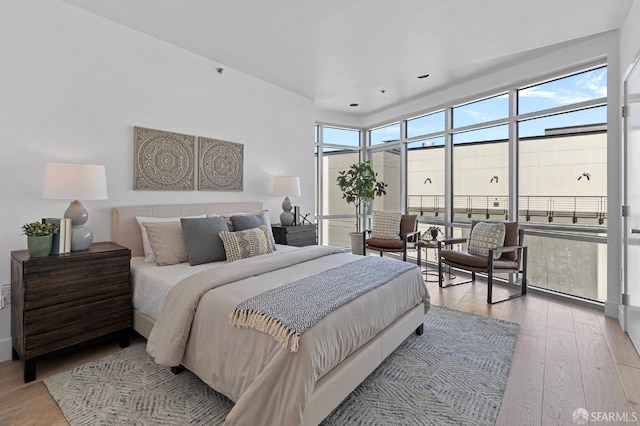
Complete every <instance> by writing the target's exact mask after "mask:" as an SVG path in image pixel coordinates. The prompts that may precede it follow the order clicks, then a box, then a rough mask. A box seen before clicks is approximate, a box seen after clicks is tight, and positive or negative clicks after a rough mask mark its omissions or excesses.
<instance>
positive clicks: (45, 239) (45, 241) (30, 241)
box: [27, 235, 53, 257]
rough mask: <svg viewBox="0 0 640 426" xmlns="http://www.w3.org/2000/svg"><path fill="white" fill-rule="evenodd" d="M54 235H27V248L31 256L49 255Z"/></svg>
mask: <svg viewBox="0 0 640 426" xmlns="http://www.w3.org/2000/svg"><path fill="white" fill-rule="evenodd" d="M52 242H53V235H42V236H39V237H29V236H27V249H28V250H29V256H30V257H44V256H49V253H50V252H51V243H52Z"/></svg>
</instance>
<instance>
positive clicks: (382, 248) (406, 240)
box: [362, 214, 420, 261]
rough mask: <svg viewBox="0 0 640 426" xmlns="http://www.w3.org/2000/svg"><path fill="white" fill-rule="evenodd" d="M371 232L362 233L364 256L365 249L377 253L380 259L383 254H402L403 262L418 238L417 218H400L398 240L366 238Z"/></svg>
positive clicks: (408, 215)
mask: <svg viewBox="0 0 640 426" xmlns="http://www.w3.org/2000/svg"><path fill="white" fill-rule="evenodd" d="M371 231H372V230H371V229H367V230H365V231H364V232H363V233H362V237H363V238H364V248H365V254H366V251H367V249H369V250H376V251H379V252H380V256H381V257H382V254H383V253H385V252H391V253H402V260H404V261H406V260H407V249H408V248H412V247H414V246H415V243H416V242H417V241H418V238H419V237H420V231H418V216H417V215H413V214H405V215H402V217H401V218H400V228H399V229H398V236H399V237H400V238H399V239H386V238H367V236H368V235H370V234H371Z"/></svg>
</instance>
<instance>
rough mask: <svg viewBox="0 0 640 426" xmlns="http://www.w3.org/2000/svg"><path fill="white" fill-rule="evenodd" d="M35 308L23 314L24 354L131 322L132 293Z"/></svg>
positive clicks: (60, 346)
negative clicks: (55, 306)
mask: <svg viewBox="0 0 640 426" xmlns="http://www.w3.org/2000/svg"><path fill="white" fill-rule="evenodd" d="M58 308H59V309H58V310H52V309H50V308H43V309H34V310H31V311H28V312H25V314H24V330H25V336H26V337H25V342H24V344H25V347H24V350H25V354H26V356H27V357H35V356H38V355H40V354H43V353H47V352H50V351H53V350H56V349H59V348H63V347H66V346H69V345H71V344H74V343H76V342H82V341H85V340H89V339H91V338H93V337H97V336H101V335H103V334H107V333H109V331H106V332H105V330H108V329H110V328H112V329H113V331H117V330H122V329H123V328H129V327H131V324H132V307H131V295H130V294H125V295H122V296H117V297H114V298H110V299H103V300H98V301H92V302H88V303H87V301H84V303H81V304H80V303H77V302H73V303H69V304H63V305H59V306H58Z"/></svg>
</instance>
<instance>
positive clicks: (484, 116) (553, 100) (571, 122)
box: [323, 66, 607, 146]
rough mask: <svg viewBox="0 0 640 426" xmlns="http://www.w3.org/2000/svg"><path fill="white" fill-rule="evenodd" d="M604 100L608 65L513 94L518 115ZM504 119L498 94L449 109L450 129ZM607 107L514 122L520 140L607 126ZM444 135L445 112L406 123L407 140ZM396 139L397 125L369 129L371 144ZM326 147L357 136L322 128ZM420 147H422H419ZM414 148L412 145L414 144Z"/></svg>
mask: <svg viewBox="0 0 640 426" xmlns="http://www.w3.org/2000/svg"><path fill="white" fill-rule="evenodd" d="M606 96H607V67H606V66H604V67H600V68H596V69H592V70H589V71H585V72H582V73H579V74H574V75H571V76H568V77H564V78H560V79H557V80H552V81H549V82H546V83H542V84H538V85H534V86H531V87H527V88H522V89H520V90H519V91H518V113H519V114H527V113H532V112H537V111H543V110H546V109H550V108H556V107H560V106H566V105H571V104H575V103H579V102H584V101H588V100H592V99H598V98H602V97H606ZM508 115H509V99H508V94H506V93H505V94H500V95H497V96H494V97H491V98H488V99H483V100H481V101H477V102H473V103H469V104H465V105H460V106H457V107H454V109H453V127H454V129H455V128H459V127H465V126H469V125H474V124H480V123H485V122H488V121H493V120H499V119H503V118H507V117H508ZM606 122H607V107H606V106H601V107H596V108H589V109H586V110H580V111H575V112H569V113H563V114H557V115H553V116H547V117H542V118H537V119H532V120H527V121H522V122H520V123H519V128H518V134H519V136H520V137H528V136H542V135H544V134H545V129H549V128H557V127H570V126H577V125H584V124H595V123H606ZM443 131H444V111H439V112H436V113H433V114H430V115H427V116H423V117H418V118H415V119H412V120H409V122H408V124H407V137H409V138H411V137H419V136H421V135H425V134H430V133H435V132H443ZM508 132H509V129H508V126H507V125H500V126H495V127H491V128H485V129H481V130H474V131H469V132H464V133H456V134H454V136H453V140H454V144H455V143H466V142H479V141H489V140H500V139H508V136H509V133H508ZM399 138H400V123H393V124H391V125H388V126H385V127H382V128H379V129H375V130H372V132H371V142H372V145H378V144H381V143H384V142H385V141H393V140H398V139H399ZM323 140H324V142H325V143H337V144H345V145H349V146H358V132H356V131H344V130H341V129H331V128H327V127H325V128H324V138H323ZM429 142H432V144H434V145H439V144H444V138H442V137H439V138H436V139H434V140H432V141H429ZM420 144H421V143H420ZM416 145H417V144H416Z"/></svg>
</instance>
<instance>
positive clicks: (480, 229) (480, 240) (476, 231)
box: [467, 222, 506, 260]
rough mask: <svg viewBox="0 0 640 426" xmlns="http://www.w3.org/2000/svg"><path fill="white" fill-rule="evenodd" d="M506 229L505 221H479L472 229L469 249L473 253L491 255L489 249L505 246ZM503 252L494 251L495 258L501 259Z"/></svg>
mask: <svg viewBox="0 0 640 426" xmlns="http://www.w3.org/2000/svg"><path fill="white" fill-rule="evenodd" d="M505 233H506V230H505V227H504V224H503V223H489V222H478V223H476V224H475V226H474V227H473V229H472V230H471V236H470V237H469V246H468V247H467V251H468V252H469V253H471V254H477V255H480V256H489V249H495V248H498V247H502V246H504V236H505ZM500 256H502V253H501V252H497V253H493V260H498V259H500Z"/></svg>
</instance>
